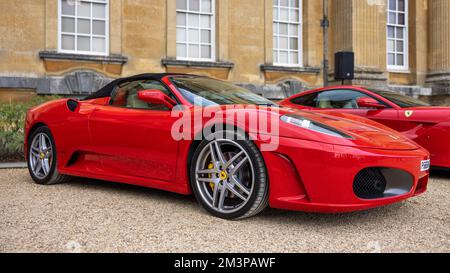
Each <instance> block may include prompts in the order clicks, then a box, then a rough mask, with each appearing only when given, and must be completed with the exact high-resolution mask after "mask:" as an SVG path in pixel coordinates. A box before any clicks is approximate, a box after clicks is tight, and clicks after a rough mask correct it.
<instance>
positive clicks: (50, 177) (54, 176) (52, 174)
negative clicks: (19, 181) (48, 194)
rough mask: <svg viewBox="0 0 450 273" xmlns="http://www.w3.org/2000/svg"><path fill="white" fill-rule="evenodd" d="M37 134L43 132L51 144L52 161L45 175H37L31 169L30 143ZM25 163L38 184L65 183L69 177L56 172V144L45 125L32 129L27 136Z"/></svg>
mask: <svg viewBox="0 0 450 273" xmlns="http://www.w3.org/2000/svg"><path fill="white" fill-rule="evenodd" d="M39 134H45V135H46V136H47V137H48V139H49V140H50V142H51V145H52V150H51V153H52V158H53V159H52V163H51V166H50V171H49V172H48V174H47V175H46V176H45V177H41V178H40V177H37V176H36V175H35V174H34V172H33V169H32V166H31V160H30V153H31V144H32V142H33V139H34V138H35V137H36V136H37V135H39ZM26 156H27V157H26V158H27V165H28V171H29V172H30V175H31V178H32V179H33V180H34V182H36V183H37V184H39V185H54V184H60V183H65V182H67V181H69V180H70V179H71V177H70V176H66V175H61V174H59V173H58V170H57V168H56V165H57V152H56V145H55V140H54V139H53V135H52V133H51V131H50V129H49V128H48V127H47V126H41V127H39V128H37V129H36V130H34V131H33V132H32V133H31V134H30V136H29V138H28V145H27V155H26Z"/></svg>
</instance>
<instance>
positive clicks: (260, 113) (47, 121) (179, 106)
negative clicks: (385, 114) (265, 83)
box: [25, 74, 429, 219]
mask: <svg viewBox="0 0 450 273" xmlns="http://www.w3.org/2000/svg"><path fill="white" fill-rule="evenodd" d="M205 113H208V114H205ZM218 116H221V117H223V118H221V119H218V118H217V117H218ZM261 117H268V118H267V119H266V121H270V124H269V125H270V126H269V128H270V127H271V128H270V129H267V128H266V129H264V128H265V127H266V126H264V124H262V123H261V120H264V119H261ZM258 119H261V120H259V121H258V122H257V123H255V122H252V120H258ZM192 120H193V121H194V122H190V121H192ZM25 124H26V125H25V129H26V134H25V151H26V157H27V161H28V168H29V171H30V174H31V176H32V178H33V179H34V181H35V182H36V183H39V184H46V185H47V184H54V183H59V182H63V181H65V180H67V179H68V178H70V177H73V176H76V177H87V178H93V179H100V180H106V181H114V182H120V183H128V184H134V185H139V186H144V187H150V188H157V189H162V190H167V191H172V192H176V193H180V194H185V195H188V194H192V193H193V194H194V195H195V197H196V198H197V200H198V202H199V203H200V204H201V205H202V206H203V207H204V208H205V209H206V210H207V211H208V212H210V213H211V214H213V215H215V216H217V217H221V218H225V219H241V218H246V217H250V216H253V215H256V214H257V213H259V212H261V211H262V210H263V209H264V208H266V207H267V206H268V205H270V206H271V207H274V208H280V209H287V210H300V211H310V212H321V213H336V212H349V211H356V210H364V209H369V208H374V207H378V206H382V205H387V204H391V203H395V202H400V201H403V200H406V199H408V198H410V197H413V196H416V195H419V194H421V193H423V192H425V190H426V188H427V183H428V175H429V174H428V169H429V153H428V152H427V151H426V150H425V149H423V148H422V147H420V146H419V145H417V144H416V143H414V142H413V141H410V140H409V139H407V138H406V137H404V136H403V135H401V134H399V133H398V132H396V131H394V130H392V129H390V128H387V127H385V126H383V125H380V124H378V123H375V122H373V121H370V120H368V119H364V118H360V117H356V116H352V115H348V116H342V117H336V116H333V115H327V114H322V113H314V112H311V111H298V110H292V109H288V108H284V107H280V106H278V105H276V104H274V103H272V102H271V101H269V100H266V99H265V98H263V97H260V96H258V95H256V94H253V93H251V92H250V91H247V90H246V89H243V88H241V87H238V86H235V85H233V84H230V83H227V82H224V81H220V80H215V79H211V78H208V77H200V76H193V75H179V74H143V75H138V76H134V77H130V78H122V79H118V80H115V81H113V82H111V83H110V84H108V85H106V86H105V87H104V88H102V89H101V90H99V91H98V92H96V93H94V94H93V95H91V96H89V97H87V98H85V99H84V100H74V99H60V100H56V101H53V102H49V103H46V104H43V105H40V106H38V107H36V108H33V109H31V110H30V111H28V113H27V116H26V123H25ZM198 124H201V126H198ZM255 124H256V126H255ZM180 132H181V133H182V134H181V137H180V134H178V133H180Z"/></svg>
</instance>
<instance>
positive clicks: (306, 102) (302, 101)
mask: <svg viewBox="0 0 450 273" xmlns="http://www.w3.org/2000/svg"><path fill="white" fill-rule="evenodd" d="M291 102H292V103H294V104H298V105H302V106H307V107H316V105H317V93H311V94H308V95H304V96H300V97H297V98H295V99H293V100H291Z"/></svg>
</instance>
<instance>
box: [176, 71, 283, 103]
mask: <svg viewBox="0 0 450 273" xmlns="http://www.w3.org/2000/svg"><path fill="white" fill-rule="evenodd" d="M171 81H172V83H173V84H174V85H175V86H176V87H177V89H178V91H179V92H180V93H181V95H183V97H184V98H185V99H186V100H188V101H189V102H190V103H191V104H193V105H197V106H211V105H230V104H245V105H249V104H251V105H263V106H275V104H274V103H273V102H271V101H270V100H267V99H265V98H263V97H261V96H258V95H256V94H254V93H252V92H250V91H249V90H247V89H245V88H242V87H239V86H237V85H234V84H232V83H229V82H225V81H220V80H215V79H211V78H206V77H173V78H172V80H171Z"/></svg>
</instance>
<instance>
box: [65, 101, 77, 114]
mask: <svg viewBox="0 0 450 273" xmlns="http://www.w3.org/2000/svg"><path fill="white" fill-rule="evenodd" d="M78 105H79V102H78V101H76V100H68V101H67V108H69V110H70V111H72V112H75V111H76V110H77V108H78Z"/></svg>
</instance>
